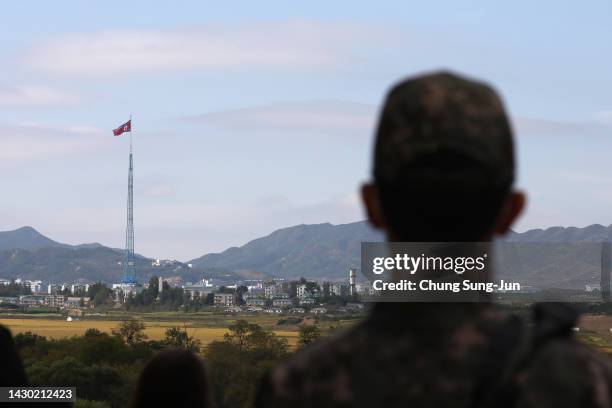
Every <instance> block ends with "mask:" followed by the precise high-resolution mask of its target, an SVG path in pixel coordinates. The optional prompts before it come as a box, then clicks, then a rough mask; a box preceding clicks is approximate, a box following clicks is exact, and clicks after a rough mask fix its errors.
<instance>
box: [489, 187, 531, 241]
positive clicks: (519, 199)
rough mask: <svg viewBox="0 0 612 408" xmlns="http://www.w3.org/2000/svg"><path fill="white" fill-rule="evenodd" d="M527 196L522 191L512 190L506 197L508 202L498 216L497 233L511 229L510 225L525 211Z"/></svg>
mask: <svg viewBox="0 0 612 408" xmlns="http://www.w3.org/2000/svg"><path fill="white" fill-rule="evenodd" d="M525 202H526V197H525V194H524V193H523V192H521V191H512V192H510V194H509V195H508V198H507V199H506V203H505V204H504V206H503V207H502V210H501V212H500V214H499V217H497V223H496V226H495V230H494V231H493V232H494V233H495V234H496V235H503V234H505V233H507V232H508V230H510V227H511V226H512V224H513V223H514V221H516V219H517V218H518V216H519V215H520V214H521V213H522V212H523V208H524V207H525Z"/></svg>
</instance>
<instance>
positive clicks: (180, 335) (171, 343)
mask: <svg viewBox="0 0 612 408" xmlns="http://www.w3.org/2000/svg"><path fill="white" fill-rule="evenodd" d="M164 344H166V345H167V346H168V347H173V348H184V349H187V350H191V351H194V352H198V351H200V346H201V343H200V340H198V339H195V338H194V337H193V336H189V334H188V333H187V327H184V328H183V329H181V328H180V327H171V328H169V329H167V330H166V337H165V338H164Z"/></svg>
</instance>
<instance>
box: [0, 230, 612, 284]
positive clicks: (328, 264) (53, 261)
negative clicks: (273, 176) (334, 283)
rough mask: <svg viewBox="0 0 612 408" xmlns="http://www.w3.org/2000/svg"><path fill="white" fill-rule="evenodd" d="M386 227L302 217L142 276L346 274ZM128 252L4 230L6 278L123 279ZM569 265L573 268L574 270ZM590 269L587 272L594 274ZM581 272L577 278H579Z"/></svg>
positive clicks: (576, 235)
mask: <svg viewBox="0 0 612 408" xmlns="http://www.w3.org/2000/svg"><path fill="white" fill-rule="evenodd" d="M382 239H383V236H382V234H381V233H380V232H378V231H375V230H374V229H372V228H371V227H370V226H369V224H368V223H367V222H365V221H360V222H354V223H349V224H340V225H333V224H330V223H323V224H310V225H306V224H302V225H296V226H293V227H288V228H282V229H279V230H276V231H274V232H272V233H270V234H268V235H266V236H264V237H261V238H257V239H254V240H252V241H250V242H248V243H246V244H245V245H243V246H240V247H231V248H228V249H227V250H225V251H223V252H220V253H210V254H206V255H204V256H201V257H198V258H195V259H193V260H191V261H188V262H186V263H191V264H193V268H188V267H187V265H186V263H181V262H177V263H176V264H174V265H173V266H168V267H165V268H159V267H156V268H153V267H152V266H151V259H149V258H146V257H142V256H138V257H137V269H138V271H139V275H140V277H141V279H143V280H146V279H147V278H148V276H151V275H153V274H159V275H163V276H182V277H183V278H184V280H185V281H196V280H199V279H201V278H202V277H204V276H207V277H224V278H226V279H229V280H231V279H237V278H239V277H241V278H245V279H261V278H263V277H266V276H268V277H271V276H274V277H279V278H298V277H301V276H303V277H306V278H311V279H314V278H318V279H323V278H324V279H330V280H344V279H346V273H347V269H348V268H349V267H350V266H357V267H358V266H359V264H360V244H361V242H363V241H374V242H375V241H381V240H382ZM502 240H503V241H509V242H602V241H608V240H609V241H612V225H609V226H607V227H606V226H603V225H600V224H593V225H589V226H587V227H583V228H576V227H551V228H547V229H532V230H528V231H525V232H510V233H509V234H508V235H506V236H505V237H503V238H502ZM121 260H122V251H121V250H118V249H112V248H108V247H105V246H103V245H100V244H97V243H94V244H82V245H67V244H63V243H59V242H56V241H54V240H52V239H50V238H47V237H45V236H44V235H42V234H40V233H39V232H38V231H36V230H35V229H34V228H32V227H22V228H19V229H16V230H14V231H4V232H0V278H10V277H18V276H20V277H24V278H38V279H47V280H52V281H71V280H76V279H79V278H83V279H86V280H90V281H96V280H101V281H104V282H114V281H117V280H118V279H119V278H120V276H121V268H120V265H119V262H121ZM549 267H553V265H550V266H549ZM590 268H591V269H589V271H588V274H586V272H587V271H586V270H585V275H584V276H575V277H572V276H569V275H568V276H567V277H566V278H567V279H568V281H569V280H570V279H571V280H572V282H573V283H571V284H572V286H575V287H578V286H580V285H581V284H582V282H583V281H585V280H588V279H591V277H592V274H593V273H594V272H595V269H593V268H597V265H591V267H590ZM569 273H570V272H568V274H569ZM587 275H588V276H587ZM574 278H575V279H574Z"/></svg>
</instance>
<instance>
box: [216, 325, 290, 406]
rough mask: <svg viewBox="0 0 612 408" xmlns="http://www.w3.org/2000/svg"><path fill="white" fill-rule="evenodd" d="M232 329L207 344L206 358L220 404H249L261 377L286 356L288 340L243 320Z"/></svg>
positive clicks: (218, 404) (217, 400)
mask: <svg viewBox="0 0 612 408" xmlns="http://www.w3.org/2000/svg"><path fill="white" fill-rule="evenodd" d="M229 330H230V332H229V333H227V334H226V335H225V337H224V339H223V341H213V342H212V343H210V344H209V345H208V346H207V348H206V354H205V358H206V361H207V363H208V367H209V371H210V375H211V383H212V384H213V388H214V394H215V399H216V404H217V406H218V407H221V408H222V407H232V408H233V407H246V406H250V405H249V404H250V402H251V399H252V397H253V395H254V393H255V390H256V387H257V384H258V382H259V380H260V379H261V377H262V376H263V375H264V374H265V373H266V372H268V371H269V370H270V369H271V368H272V367H274V366H276V365H277V364H278V363H279V362H280V361H282V360H283V359H284V358H285V357H286V356H287V354H288V346H287V340H286V339H282V338H279V337H278V336H276V335H275V334H274V333H273V332H272V331H270V330H266V329H264V328H262V327H261V326H259V325H257V324H252V323H248V322H247V321H244V320H239V321H237V322H236V324H234V325H232V326H230V327H229Z"/></svg>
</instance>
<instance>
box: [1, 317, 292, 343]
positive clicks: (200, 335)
mask: <svg viewBox="0 0 612 408" xmlns="http://www.w3.org/2000/svg"><path fill="white" fill-rule="evenodd" d="M233 320H234V319H231V320H230V319H224V321H223V323H221V322H198V321H187V322H185V321H180V320H149V319H147V320H145V321H144V323H145V325H146V330H145V334H146V335H147V336H148V338H149V339H151V340H160V339H162V338H164V333H165V331H166V330H167V329H168V328H170V327H176V326H178V327H181V328H182V327H187V332H188V333H189V335H191V336H194V337H195V338H197V339H199V340H200V341H201V342H202V344H203V345H206V344H208V343H210V342H211V341H213V340H221V339H223V335H224V334H225V333H227V332H228V329H227V326H228V325H229V324H231V323H233ZM120 322H121V321H120V320H85V319H81V320H74V321H72V322H68V321H66V320H65V319H50V318H34V319H31V318H1V319H0V324H1V325H4V326H6V327H8V328H9V330H10V331H11V332H12V333H13V334H17V333H23V332H27V331H31V332H33V333H36V334H38V335H41V336H45V337H48V338H53V339H57V338H64V337H70V336H80V335H82V334H83V333H85V330H87V329H98V330H100V331H102V332H106V333H111V331H112V329H114V328H116V327H118V326H119V324H120ZM213 323H216V326H217V327H213V326H214V325H213ZM266 323H267V322H266ZM274 332H275V333H276V334H277V335H278V336H281V337H284V338H286V339H287V340H288V342H289V344H291V345H293V344H295V343H296V341H297V336H298V333H297V331H296V330H276V329H275V330H274Z"/></svg>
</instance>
